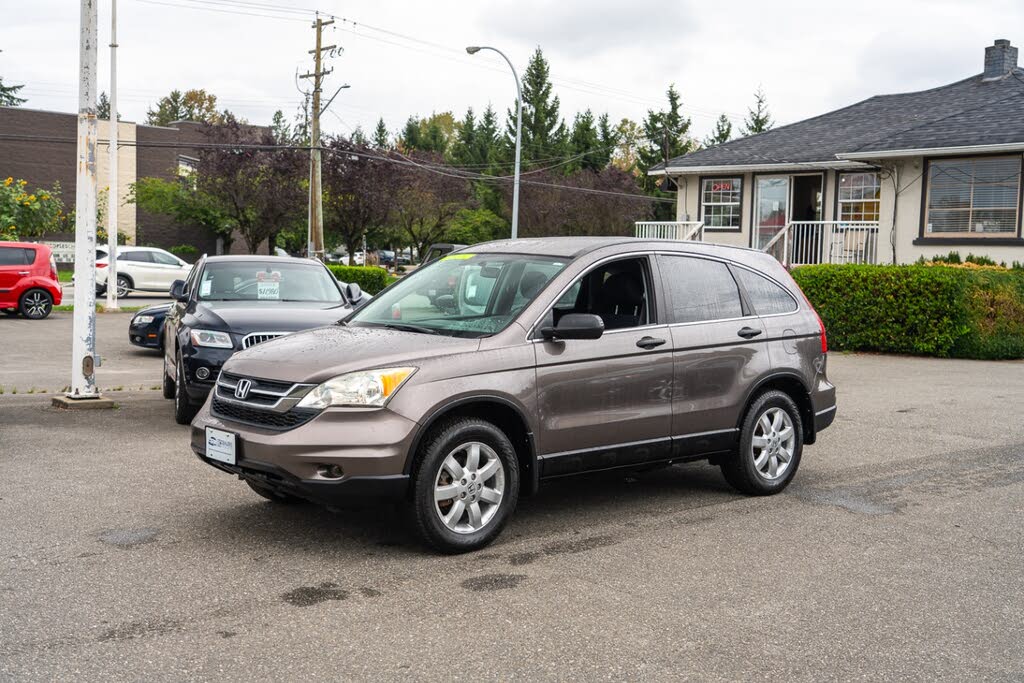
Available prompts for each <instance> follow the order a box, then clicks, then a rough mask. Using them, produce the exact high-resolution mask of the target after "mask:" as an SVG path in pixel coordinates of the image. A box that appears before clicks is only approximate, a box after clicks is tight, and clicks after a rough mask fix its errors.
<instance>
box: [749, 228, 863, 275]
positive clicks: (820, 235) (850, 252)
mask: <svg viewBox="0 0 1024 683" xmlns="http://www.w3.org/2000/svg"><path fill="white" fill-rule="evenodd" d="M761 251H765V252H768V253H770V254H772V255H773V256H774V257H775V258H777V259H779V261H780V262H781V263H782V265H784V266H802V265H808V264H812V263H870V264H875V263H878V223H877V222H875V221H794V222H791V223H788V224H787V225H786V227H784V228H783V229H782V230H780V231H779V232H778V233H776V234H775V236H774V237H772V239H771V240H769V241H768V243H767V244H765V245H764V247H762V248H761Z"/></svg>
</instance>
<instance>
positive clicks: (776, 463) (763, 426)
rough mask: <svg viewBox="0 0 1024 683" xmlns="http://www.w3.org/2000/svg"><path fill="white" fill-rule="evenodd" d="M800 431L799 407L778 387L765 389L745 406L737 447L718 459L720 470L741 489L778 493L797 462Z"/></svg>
mask: <svg viewBox="0 0 1024 683" xmlns="http://www.w3.org/2000/svg"><path fill="white" fill-rule="evenodd" d="M803 435H804V431H803V423H802V421H801V419H800V410H799V409H798V408H797V406H796V403H794V402H793V399H792V398H790V397H789V395H788V394H785V393H783V392H781V391H776V390H771V391H766V392H764V393H763V394H761V395H759V396H758V397H757V398H755V399H754V401H753V403H751V404H750V408H748V409H747V414H746V417H744V419H743V425H742V427H741V428H740V448H739V451H738V452H737V453H735V454H734V455H733V456H732V457H730V458H728V459H727V460H725V461H724V462H723V463H722V474H723V475H724V476H725V479H726V481H728V482H729V484H731V485H732V486H733V487H734V488H735V489H737V490H738V491H740V492H741V493H747V494H750V495H757V496H766V495H771V494H773V493H778V492H779V491H781V490H783V489H784V488H786V486H788V485H789V482H790V481H792V480H793V476H794V475H795V474H796V470H797V468H798V467H799V466H800V455H801V453H802V452H803Z"/></svg>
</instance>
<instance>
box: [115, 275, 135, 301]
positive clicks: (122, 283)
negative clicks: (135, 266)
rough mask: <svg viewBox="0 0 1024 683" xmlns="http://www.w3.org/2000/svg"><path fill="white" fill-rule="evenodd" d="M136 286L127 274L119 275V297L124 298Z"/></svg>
mask: <svg viewBox="0 0 1024 683" xmlns="http://www.w3.org/2000/svg"><path fill="white" fill-rule="evenodd" d="M134 288H135V283H134V282H132V279H131V278H130V277H128V276H127V275H118V276H117V298H118V299H123V298H124V297H126V296H128V295H129V294H131V290H132V289H134Z"/></svg>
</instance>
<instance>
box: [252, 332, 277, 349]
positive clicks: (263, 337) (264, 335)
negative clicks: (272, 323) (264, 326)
mask: <svg viewBox="0 0 1024 683" xmlns="http://www.w3.org/2000/svg"><path fill="white" fill-rule="evenodd" d="M286 334H288V333H287V332H253V333H252V334H247V335H245V337H243V338H242V348H243V349H247V348H249V347H250V346H256V345H257V344H262V343H263V342H265V341H270V340H271V339H277V338H278V337H283V336H284V335H286Z"/></svg>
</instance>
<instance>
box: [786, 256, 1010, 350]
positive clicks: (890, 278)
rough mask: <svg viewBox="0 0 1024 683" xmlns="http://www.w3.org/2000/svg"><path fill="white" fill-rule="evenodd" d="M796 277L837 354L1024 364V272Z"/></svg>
mask: <svg viewBox="0 0 1024 683" xmlns="http://www.w3.org/2000/svg"><path fill="white" fill-rule="evenodd" d="M793 278H794V279H795V280H796V281H797V283H798V284H799V285H800V287H801V288H802V289H803V290H804V293H805V294H806V295H807V298H808V299H810V301H811V303H812V304H814V307H815V308H816V309H817V310H818V313H819V314H820V315H821V317H822V320H824V322H825V327H826V329H827V330H828V339H829V346H830V348H834V349H837V350H847V351H881V352H887V353H909V354H918V355H928V356H952V357H957V358H981V359H1004V358H1024V272H1021V271H1019V270H1018V271H1014V270H1002V269H994V268H955V267H944V266H923V265H912V266H837V265H820V266H803V267H800V268H795V269H794V270H793Z"/></svg>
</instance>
